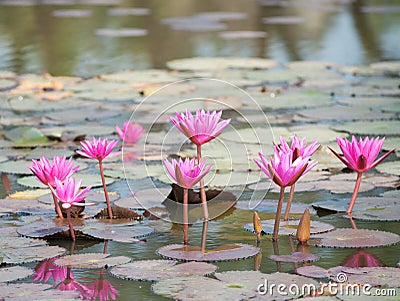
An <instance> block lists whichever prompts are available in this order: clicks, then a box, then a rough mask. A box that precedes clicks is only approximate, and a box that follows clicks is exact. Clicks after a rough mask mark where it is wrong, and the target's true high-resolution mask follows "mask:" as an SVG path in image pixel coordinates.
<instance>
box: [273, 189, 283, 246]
mask: <svg viewBox="0 0 400 301" xmlns="http://www.w3.org/2000/svg"><path fill="white" fill-rule="evenodd" d="M284 195H285V187H283V186H282V187H281V190H280V192H279V201H278V207H277V208H276V215H275V224H274V233H273V235H272V241H277V240H278V231H279V223H280V220H281V211H282V203H283V197H284Z"/></svg>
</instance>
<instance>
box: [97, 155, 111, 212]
mask: <svg viewBox="0 0 400 301" xmlns="http://www.w3.org/2000/svg"><path fill="white" fill-rule="evenodd" d="M99 168H100V176H101V182H102V183H103V189H104V196H105V197H106V203H107V211H108V218H109V219H112V218H113V213H112V209H111V204H110V198H109V197H108V192H107V185H106V179H105V178H104V171H103V161H102V160H99Z"/></svg>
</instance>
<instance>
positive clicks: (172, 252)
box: [157, 244, 261, 262]
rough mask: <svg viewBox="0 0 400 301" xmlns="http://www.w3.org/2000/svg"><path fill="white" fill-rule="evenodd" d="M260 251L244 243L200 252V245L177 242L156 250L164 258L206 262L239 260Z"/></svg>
mask: <svg viewBox="0 0 400 301" xmlns="http://www.w3.org/2000/svg"><path fill="white" fill-rule="evenodd" d="M260 252H261V249H260V248H258V247H255V246H251V245H246V244H233V245H225V246H221V247H219V248H217V249H214V250H207V251H206V252H202V251H201V248H200V247H194V246H184V245H179V244H172V245H167V246H164V247H161V248H159V249H158V250H157V254H159V255H160V256H161V257H164V258H166V259H175V260H181V261H206V262H217V261H231V260H241V259H246V258H249V257H253V256H255V255H257V254H258V253H260Z"/></svg>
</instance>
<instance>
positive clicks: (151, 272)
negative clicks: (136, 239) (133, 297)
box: [110, 260, 217, 281]
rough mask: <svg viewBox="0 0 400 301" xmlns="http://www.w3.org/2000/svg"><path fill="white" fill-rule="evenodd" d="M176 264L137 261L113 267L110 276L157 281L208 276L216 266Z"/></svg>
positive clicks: (171, 262) (193, 263)
mask: <svg viewBox="0 0 400 301" xmlns="http://www.w3.org/2000/svg"><path fill="white" fill-rule="evenodd" d="M177 263H178V262H177V261H175V260H138V261H134V262H131V263H127V264H123V265H118V266H116V267H113V268H112V269H111V271H110V274H111V275H112V276H114V277H117V278H122V279H125V280H138V281H159V280H162V279H171V278H175V277H189V276H191V275H201V276H208V275H211V274H213V273H214V272H215V271H216V270H217V266H215V265H213V264H210V263H205V262H193V261H191V262H186V263H182V264H177Z"/></svg>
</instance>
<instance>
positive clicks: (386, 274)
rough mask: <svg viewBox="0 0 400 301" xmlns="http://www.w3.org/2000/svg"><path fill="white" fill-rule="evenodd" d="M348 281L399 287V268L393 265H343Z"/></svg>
mask: <svg viewBox="0 0 400 301" xmlns="http://www.w3.org/2000/svg"><path fill="white" fill-rule="evenodd" d="M342 272H343V273H346V276H347V281H348V282H350V283H358V284H369V285H372V286H387V287H400V281H399V279H400V269H398V268H394V267H363V268H347V267H343V269H342Z"/></svg>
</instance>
